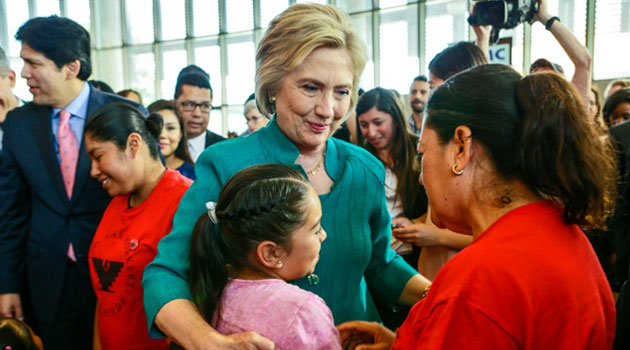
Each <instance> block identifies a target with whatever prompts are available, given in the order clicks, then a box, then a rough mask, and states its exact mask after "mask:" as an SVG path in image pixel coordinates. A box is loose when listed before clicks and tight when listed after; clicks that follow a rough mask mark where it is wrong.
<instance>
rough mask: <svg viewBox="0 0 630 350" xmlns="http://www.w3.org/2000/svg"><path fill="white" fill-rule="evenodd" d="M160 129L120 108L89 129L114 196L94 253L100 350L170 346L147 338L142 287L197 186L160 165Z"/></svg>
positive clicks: (100, 175)
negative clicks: (183, 201)
mask: <svg viewBox="0 0 630 350" xmlns="http://www.w3.org/2000/svg"><path fill="white" fill-rule="evenodd" d="M161 130H162V125H161V120H160V119H159V118H149V119H145V118H144V117H143V115H142V114H141V112H140V111H138V110H137V109H135V108H133V107H131V106H129V105H127V104H122V103H120V104H118V103H117V104H110V105H107V106H105V107H103V108H102V109H100V110H98V111H97V112H96V113H95V116H94V117H92V118H91V119H90V120H89V121H88V123H87V124H86V126H85V146H86V150H87V153H88V155H89V156H90V158H91V159H92V170H91V175H92V177H94V178H96V179H98V180H99V181H100V182H101V183H102V185H103V188H104V189H105V190H107V192H108V193H109V194H110V195H111V196H112V197H114V198H113V199H112V201H111V203H110V204H109V206H108V207H107V210H106V211H105V214H104V215H103V218H102V219H101V223H100V224H99V227H98V229H97V231H96V233H95V235H94V239H93V241H92V245H91V246H90V253H89V265H90V273H91V276H92V284H93V286H94V291H95V292H96V297H97V299H98V303H97V307H96V321H95V332H94V334H95V347H96V348H98V347H99V346H100V347H102V349H167V348H168V344H167V341H166V339H151V338H149V335H148V331H147V321H146V317H145V313H144V307H143V303H142V295H143V291H142V286H141V284H140V283H141V281H142V274H143V272H144V268H145V266H146V265H147V264H148V263H149V262H151V260H153V258H154V257H155V254H156V252H157V244H158V242H159V241H160V239H161V238H162V237H164V236H165V235H166V234H167V233H168V232H170V230H171V228H172V219H173V215H174V214H175V210H176V209H177V206H178V204H179V201H180V199H181V197H182V196H183V195H184V193H185V192H186V190H187V189H188V187H189V186H190V184H191V183H192V181H191V180H189V179H188V178H186V177H184V176H182V175H181V174H180V173H179V172H177V171H176V170H171V169H166V168H165V167H164V165H163V164H162V162H161V160H160V157H159V146H158V143H157V140H158V138H159V135H160V132H161Z"/></svg>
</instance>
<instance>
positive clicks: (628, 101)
mask: <svg viewBox="0 0 630 350" xmlns="http://www.w3.org/2000/svg"><path fill="white" fill-rule="evenodd" d="M603 114H604V121H605V122H606V124H607V125H608V126H609V127H611V126H613V125H617V124H620V123H623V122H625V121H627V120H630V88H623V89H619V90H617V91H615V92H614V93H613V94H612V95H610V97H608V98H607V99H606V103H605V104H604V109H603Z"/></svg>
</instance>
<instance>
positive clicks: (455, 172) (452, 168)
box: [451, 164, 464, 176]
mask: <svg viewBox="0 0 630 350" xmlns="http://www.w3.org/2000/svg"><path fill="white" fill-rule="evenodd" d="M451 171H452V172H453V174H455V175H457V176H459V175H461V174H463V173H464V170H463V169H462V170H457V164H453V166H452V167H451Z"/></svg>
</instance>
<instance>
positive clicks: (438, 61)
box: [429, 41, 488, 80]
mask: <svg viewBox="0 0 630 350" xmlns="http://www.w3.org/2000/svg"><path fill="white" fill-rule="evenodd" d="M487 63H488V58H487V57H486V54H484V53H483V51H481V49H480V48H479V47H477V45H475V44H471V43H468V42H465V41H460V42H459V43H457V44H455V45H453V46H449V47H447V48H446V49H444V50H442V52H440V53H438V54H437V55H435V57H433V59H432V60H431V62H430V63H429V71H430V72H431V74H432V75H433V76H435V77H438V78H440V79H443V80H446V79H448V78H450V77H451V76H452V75H454V74H457V73H459V72H461V71H463V70H466V69H468V68H471V67H475V66H480V65H482V64H487Z"/></svg>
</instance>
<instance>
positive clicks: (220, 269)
mask: <svg viewBox="0 0 630 350" xmlns="http://www.w3.org/2000/svg"><path fill="white" fill-rule="evenodd" d="M310 188H311V187H310V185H309V184H308V182H307V181H306V180H305V179H304V178H303V177H302V175H300V173H299V172H298V171H296V170H294V169H292V168H290V167H288V166H285V165H280V164H264V165H255V166H252V167H249V168H245V169H243V170H241V171H239V172H238V173H236V174H235V175H234V176H232V178H230V180H229V181H228V182H227V183H226V184H225V186H224V187H223V189H222V190H221V193H220V194H219V199H218V201H217V203H216V210H215V212H216V217H217V219H218V223H219V224H218V225H215V224H213V223H212V221H211V220H210V219H209V218H208V214H204V215H202V216H201V217H200V218H199V220H198V221H197V224H196V226H195V229H194V231H193V236H192V243H191V248H190V289H191V292H192V295H193V298H194V300H195V303H196V304H197V306H198V307H199V309H200V310H201V313H202V315H203V316H204V317H205V319H206V320H207V321H208V322H210V323H212V322H213V318H214V316H215V313H216V314H217V318H216V322H215V326H216V323H218V322H220V317H219V314H220V310H221V296H222V294H223V290H224V288H225V286H226V285H227V282H228V278H230V277H231V276H233V274H234V273H238V272H239V271H241V270H242V269H243V268H244V267H250V268H251V266H250V262H249V259H250V254H251V253H252V252H253V251H255V249H256V247H257V246H258V244H259V243H260V242H263V241H272V242H275V243H277V244H279V245H281V246H284V247H285V248H286V249H287V250H289V249H290V242H291V236H292V233H293V231H294V230H295V229H296V228H298V227H300V226H301V225H302V224H303V223H304V222H305V220H306V217H307V215H308V212H307V207H306V204H305V203H306V200H307V198H308V197H309V195H310V194H309V191H311V189H310ZM228 266H229V268H228Z"/></svg>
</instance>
